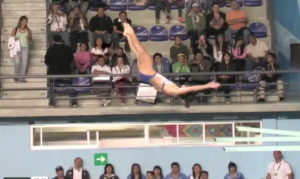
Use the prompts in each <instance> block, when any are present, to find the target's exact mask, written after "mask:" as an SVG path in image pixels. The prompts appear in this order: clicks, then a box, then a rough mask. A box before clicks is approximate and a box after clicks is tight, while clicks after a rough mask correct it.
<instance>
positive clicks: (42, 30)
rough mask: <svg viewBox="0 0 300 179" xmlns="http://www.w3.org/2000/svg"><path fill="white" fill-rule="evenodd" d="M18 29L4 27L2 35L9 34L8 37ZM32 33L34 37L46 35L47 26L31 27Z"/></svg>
mask: <svg viewBox="0 0 300 179" xmlns="http://www.w3.org/2000/svg"><path fill="white" fill-rule="evenodd" d="M14 28H16V27H15V26H2V28H1V29H2V30H1V33H2V35H4V34H7V35H11V32H12V30H13V29H14ZM30 29H31V32H32V33H33V35H35V34H46V30H47V29H46V27H45V26H42V25H41V26H40V27H30Z"/></svg>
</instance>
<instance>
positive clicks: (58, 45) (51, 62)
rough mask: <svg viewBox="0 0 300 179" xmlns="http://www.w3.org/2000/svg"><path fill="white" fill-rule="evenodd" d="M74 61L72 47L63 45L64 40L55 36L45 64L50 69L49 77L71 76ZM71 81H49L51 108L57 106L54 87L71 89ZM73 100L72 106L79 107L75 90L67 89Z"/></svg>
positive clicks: (65, 79)
mask: <svg viewBox="0 0 300 179" xmlns="http://www.w3.org/2000/svg"><path fill="white" fill-rule="evenodd" d="M73 60H74V56H73V52H72V50H71V49H70V47H68V46H66V45H64V44H63V43H62V38H61V36H59V35H54V36H53V45H52V46H51V47H49V49H48V50H47V52H46V55H45V64H46V65H47V67H48V70H47V75H70V74H72V69H71V65H70V64H71V63H72V62H73ZM71 81H72V80H71V79H69V78H63V77H62V78H55V79H49V89H48V90H49V91H48V96H49V107H54V106H55V101H54V86H56V84H63V85H64V86H66V87H71ZM67 92H68V93H69V96H70V98H71V105H72V106H73V107H76V106H77V100H76V99H74V98H75V97H76V92H75V90H74V89H67Z"/></svg>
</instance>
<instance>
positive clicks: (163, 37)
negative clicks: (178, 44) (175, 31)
mask: <svg viewBox="0 0 300 179" xmlns="http://www.w3.org/2000/svg"><path fill="white" fill-rule="evenodd" d="M149 37H150V40H151V41H167V40H168V39H169V37H168V31H167V29H166V28H165V27H164V26H160V25H157V26H154V27H152V28H151V30H150V35H149Z"/></svg>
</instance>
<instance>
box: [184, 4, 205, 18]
mask: <svg viewBox="0 0 300 179" xmlns="http://www.w3.org/2000/svg"><path fill="white" fill-rule="evenodd" d="M194 4H198V5H199V8H200V5H201V0H187V1H186V9H185V16H187V15H188V14H189V13H191V10H192V9H193V5H194Z"/></svg>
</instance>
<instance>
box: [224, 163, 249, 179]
mask: <svg viewBox="0 0 300 179" xmlns="http://www.w3.org/2000/svg"><path fill="white" fill-rule="evenodd" d="M228 170H229V173H228V174H226V175H225V176H224V179H232V178H235V179H245V177H244V175H243V174H242V173H241V172H238V171H237V166H236V164H235V163H233V162H230V163H229V164H228Z"/></svg>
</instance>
